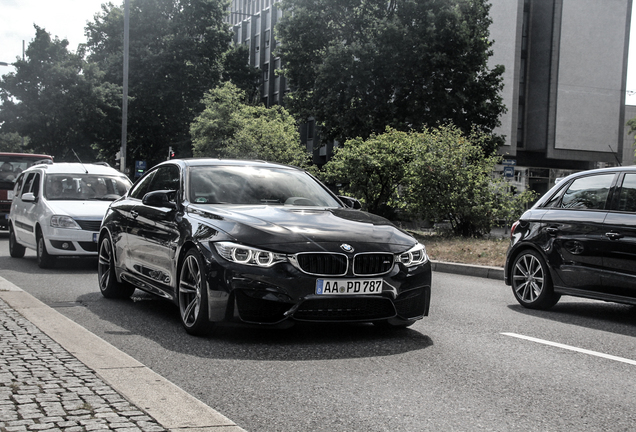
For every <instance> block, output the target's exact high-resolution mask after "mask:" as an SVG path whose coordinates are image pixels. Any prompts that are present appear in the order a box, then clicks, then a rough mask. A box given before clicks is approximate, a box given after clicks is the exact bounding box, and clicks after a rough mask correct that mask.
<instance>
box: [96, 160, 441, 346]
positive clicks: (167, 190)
mask: <svg viewBox="0 0 636 432" xmlns="http://www.w3.org/2000/svg"><path fill="white" fill-rule="evenodd" d="M343 201H346V202H348V203H350V205H353V206H355V207H359V202H357V201H356V200H353V199H350V198H346V199H345V198H343V199H341V198H339V197H337V196H335V195H334V194H333V193H332V192H330V191H329V189H327V188H326V187H325V186H324V185H322V184H321V183H320V182H319V181H318V180H316V179H315V178H314V177H312V176H311V175H309V174H308V173H307V172H305V171H303V170H300V169H298V168H294V167H289V166H285V165H279V164H272V163H265V162H255V161H251V162H250V161H230V160H218V159H189V160H171V161H167V162H163V163H161V164H160V165H158V166H156V167H155V168H154V169H152V170H150V171H149V172H147V173H146V174H145V175H144V176H143V177H142V178H141V179H140V180H138V181H137V183H135V185H134V187H133V188H132V189H131V190H130V191H129V193H128V194H126V196H125V197H124V198H122V199H121V200H118V201H115V202H113V203H112V204H111V206H110V208H109V209H108V212H107V214H106V216H105V218H104V222H103V224H102V228H101V232H100V235H99V264H98V277H99V287H100V290H101V292H102V294H103V295H104V296H105V297H109V298H110V297H129V296H131V295H132V293H133V291H134V290H135V288H139V289H141V290H144V291H147V292H149V293H152V294H156V295H158V296H160V297H163V298H166V299H168V300H170V301H172V302H173V303H175V304H176V305H178V308H179V311H180V316H181V322H182V324H183V326H184V327H185V330H186V331H187V332H188V333H190V334H202V333H206V332H207V331H208V330H209V329H210V328H211V326H212V324H213V323H216V322H219V321H227V320H234V321H238V322H241V323H249V324H259V325H270V326H288V325H291V324H292V323H293V321H314V322H373V323H377V324H381V325H383V326H387V327H406V326H409V325H411V324H413V323H414V322H415V321H416V320H418V319H420V318H422V317H424V316H425V315H427V314H428V310H429V299H430V289H431V264H430V262H429V259H428V256H427V255H426V250H425V248H424V246H423V245H421V244H420V243H418V242H417V241H416V240H415V239H414V238H413V237H412V236H410V235H409V234H407V233H405V232H404V231H401V230H400V229H398V228H396V227H395V226H394V225H392V224H391V223H390V222H389V221H387V220H386V219H383V218H381V217H379V216H375V215H372V214H369V213H365V212H362V211H360V210H356V209H353V208H349V207H347V206H346V205H345V204H344V203H343ZM355 204H358V205H355Z"/></svg>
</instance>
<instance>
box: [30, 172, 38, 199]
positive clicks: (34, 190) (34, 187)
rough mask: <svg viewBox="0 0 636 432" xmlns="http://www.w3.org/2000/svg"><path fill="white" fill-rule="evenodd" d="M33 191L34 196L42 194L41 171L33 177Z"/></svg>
mask: <svg viewBox="0 0 636 432" xmlns="http://www.w3.org/2000/svg"><path fill="white" fill-rule="evenodd" d="M31 192H33V196H35V197H36V198H37V197H39V196H40V173H37V174H36V175H35V178H34V179H33V186H31Z"/></svg>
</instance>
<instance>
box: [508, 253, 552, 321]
mask: <svg viewBox="0 0 636 432" xmlns="http://www.w3.org/2000/svg"><path fill="white" fill-rule="evenodd" d="M511 280H512V293H513V294H514V296H515V298H516V299H517V301H518V302H519V304H521V305H522V306H523V307H526V308H528V309H542V310H545V309H550V308H551V307H552V306H554V305H555V304H557V302H558V301H559V299H560V298H561V295H560V294H557V293H555V292H554V286H553V285H552V279H551V277H550V272H549V270H548V266H547V265H546V263H545V260H544V259H543V257H542V256H541V255H539V253H538V252H535V251H533V250H525V251H522V252H521V253H520V254H519V255H517V257H516V258H515V260H514V262H513V264H512V269H511Z"/></svg>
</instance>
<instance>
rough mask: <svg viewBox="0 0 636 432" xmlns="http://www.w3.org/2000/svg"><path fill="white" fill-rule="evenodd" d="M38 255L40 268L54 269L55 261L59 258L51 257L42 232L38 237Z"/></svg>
mask: <svg viewBox="0 0 636 432" xmlns="http://www.w3.org/2000/svg"><path fill="white" fill-rule="evenodd" d="M36 253H37V259H38V266H39V267H40V268H43V269H47V268H51V267H53V264H55V259H56V258H57V257H56V256H54V255H50V254H49V252H48V251H47V250H46V242H45V241H44V236H43V235H42V233H41V232H38V235H37V250H36Z"/></svg>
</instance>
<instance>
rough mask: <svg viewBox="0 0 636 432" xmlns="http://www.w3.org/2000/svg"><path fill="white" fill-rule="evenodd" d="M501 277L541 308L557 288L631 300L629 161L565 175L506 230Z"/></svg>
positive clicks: (635, 290) (634, 170)
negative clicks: (508, 240)
mask: <svg viewBox="0 0 636 432" xmlns="http://www.w3.org/2000/svg"><path fill="white" fill-rule="evenodd" d="M505 282H506V284H508V285H511V286H512V292H513V293H514V295H515V297H516V299H517V301H518V302H519V303H520V304H521V305H523V306H525V307H527V308H532V309H548V308H550V307H552V306H554V305H555V304H556V303H557V302H558V301H559V299H560V297H561V295H571V296H576V297H586V298H590V299H598V300H604V301H611V302H618V303H627V304H636V167H619V168H605V169H598V170H591V171H584V172H580V173H577V174H573V175H570V176H569V177H566V178H564V179H563V180H562V181H560V182H559V183H557V184H556V185H555V186H554V187H553V188H552V189H550V190H549V191H548V192H547V193H546V194H545V195H544V196H543V197H541V199H540V200H539V201H538V202H537V203H536V204H535V205H534V206H533V207H532V208H531V209H530V210H528V211H526V212H525V213H524V214H523V216H521V218H520V219H519V220H518V221H517V222H515V224H514V225H513V227H512V230H511V244H510V247H509V249H508V254H507V259H506V266H505Z"/></svg>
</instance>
